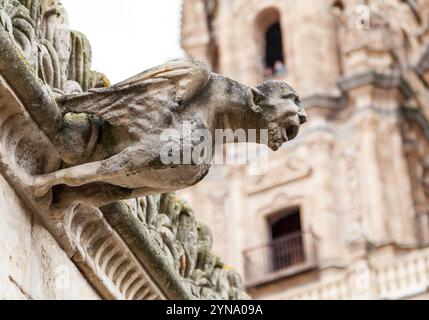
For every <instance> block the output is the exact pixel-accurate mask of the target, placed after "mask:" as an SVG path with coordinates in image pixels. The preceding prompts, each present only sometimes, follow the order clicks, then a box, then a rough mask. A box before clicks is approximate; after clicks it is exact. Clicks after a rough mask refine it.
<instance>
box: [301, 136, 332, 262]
mask: <svg viewBox="0 0 429 320" xmlns="http://www.w3.org/2000/svg"><path fill="white" fill-rule="evenodd" d="M334 143H335V141H334V138H333V137H332V136H331V135H330V134H326V133H322V132H317V133H316V134H315V135H314V136H313V137H311V140H310V141H309V142H308V145H309V148H310V150H311V151H310V154H311V155H312V159H311V163H312V167H313V177H312V181H311V182H310V184H311V188H312V190H314V191H313V199H311V203H312V206H311V211H312V212H311V215H310V216H311V219H312V224H311V231H312V232H313V235H314V237H315V244H316V250H317V252H316V254H317V258H318V262H319V266H320V267H322V268H327V267H330V266H332V265H333V264H335V261H334V260H335V259H336V258H337V257H338V228H339V226H338V221H337V216H336V206H335V196H334V194H335V193H334V184H333V180H334V179H333V174H334V171H333V170H332V166H333V164H334V160H333V157H332V153H333V148H334Z"/></svg>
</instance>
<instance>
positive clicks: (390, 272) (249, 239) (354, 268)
mask: <svg viewBox="0 0 429 320" xmlns="http://www.w3.org/2000/svg"><path fill="white" fill-rule="evenodd" d="M428 20H429V1H428V0H418V1H415V0H414V1H413V0H402V1H401V0H384V1H383V0H371V1H364V0H360V1H359V0H345V1H320V0H300V1H295V0H217V1H215V0H212V1H208V0H184V2H183V12H182V47H183V48H184V49H185V51H186V52H187V54H188V55H189V56H191V57H193V58H197V59H201V60H204V61H206V62H207V63H208V64H210V65H211V66H212V68H213V69H214V71H216V72H218V73H220V74H223V75H226V76H230V77H232V78H234V79H237V80H239V81H241V82H244V83H247V84H249V85H256V84H258V83H260V82H261V81H263V80H264V79H281V80H284V81H286V82H288V83H289V84H291V85H292V86H293V87H294V88H295V89H296V90H297V91H298V93H299V95H300V97H301V100H302V103H303V105H304V107H305V109H306V111H307V113H308V116H309V122H308V124H306V125H305V126H304V127H303V128H302V130H301V132H300V134H299V136H298V138H297V139H296V140H294V141H293V142H289V143H287V144H286V146H285V147H284V148H283V149H281V150H280V151H278V152H276V153H270V155H269V159H270V161H269V170H268V172H267V173H266V174H264V175H250V174H249V172H248V167H247V166H244V165H241V166H223V167H216V168H215V170H216V174H213V175H212V176H211V177H208V178H207V179H206V180H205V181H203V182H202V183H201V184H199V185H197V186H196V187H194V188H192V189H189V190H184V191H183V192H182V194H184V195H185V196H186V197H187V198H188V199H189V202H190V203H191V205H192V206H193V207H194V208H195V209H196V210H195V211H196V212H198V213H199V218H200V219H202V220H203V221H205V222H206V223H208V224H209V225H210V226H211V228H212V230H213V232H214V238H215V249H216V251H217V253H218V254H220V255H221V256H222V257H223V258H224V259H225V260H226V261H227V262H228V263H229V264H230V265H232V266H234V267H236V268H237V269H238V270H239V271H240V273H242V275H243V276H244V278H245V282H246V286H247V289H248V292H249V293H250V294H251V295H252V296H253V297H255V298H267V299H303V298H312V299H348V298H375V299H417V298H429V213H428V209H429V206H428V202H429V126H428V122H427V121H428V119H429V91H428V87H429V29H428V27H429V21H428Z"/></svg>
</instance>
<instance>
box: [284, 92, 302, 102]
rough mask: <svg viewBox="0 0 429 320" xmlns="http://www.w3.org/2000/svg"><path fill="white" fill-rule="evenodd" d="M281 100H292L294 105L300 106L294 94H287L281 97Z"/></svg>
mask: <svg viewBox="0 0 429 320" xmlns="http://www.w3.org/2000/svg"><path fill="white" fill-rule="evenodd" d="M282 99H285V100H288V99H290V100H293V102H294V103H296V104H300V103H301V101H300V100H299V97H298V96H297V95H296V94H294V93H289V94H286V95H283V96H282Z"/></svg>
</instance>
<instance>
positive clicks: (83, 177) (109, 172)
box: [32, 149, 138, 197]
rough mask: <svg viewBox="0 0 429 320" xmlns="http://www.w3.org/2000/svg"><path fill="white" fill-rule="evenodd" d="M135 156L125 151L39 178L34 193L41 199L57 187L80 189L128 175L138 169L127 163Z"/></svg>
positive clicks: (36, 180) (129, 151) (34, 184)
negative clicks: (64, 186)
mask: <svg viewBox="0 0 429 320" xmlns="http://www.w3.org/2000/svg"><path fill="white" fill-rule="evenodd" d="M133 154H134V155H135V152H133V150H131V149H125V150H124V151H122V152H121V153H119V154H117V155H114V156H112V157H110V158H108V159H105V160H102V161H97V162H91V163H85V164H82V165H78V166H74V167H70V168H66V169H62V170H59V171H56V172H52V173H48V174H44V175H40V176H37V177H35V180H34V183H33V186H32V189H33V192H34V193H35V195H36V196H38V197H41V196H43V195H45V194H46V193H47V192H48V191H49V190H50V189H51V188H52V187H53V186H56V185H60V184H65V185H67V186H70V187H79V186H82V185H85V184H90V183H94V182H105V181H106V180H107V179H109V180H110V179H112V178H114V177H115V176H123V175H126V174H127V173H128V172H130V171H133V170H136V169H137V168H136V167H135V166H136V164H133V163H132V162H131V161H126V159H130V157H131V156H132V155H133ZM137 166H138V165H137Z"/></svg>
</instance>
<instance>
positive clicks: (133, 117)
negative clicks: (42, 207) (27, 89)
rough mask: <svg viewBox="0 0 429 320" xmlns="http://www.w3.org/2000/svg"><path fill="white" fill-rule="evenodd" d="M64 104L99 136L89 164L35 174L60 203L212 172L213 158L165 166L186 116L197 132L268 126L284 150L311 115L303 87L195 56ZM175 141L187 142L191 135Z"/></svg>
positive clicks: (166, 186) (165, 187)
mask: <svg viewBox="0 0 429 320" xmlns="http://www.w3.org/2000/svg"><path fill="white" fill-rule="evenodd" d="M57 102H58V104H59V105H60V107H62V110H63V114H64V118H66V119H67V121H72V120H73V117H76V118H77V119H78V120H76V121H77V122H79V118H80V117H81V116H82V114H84V115H87V116H88V117H91V123H92V124H93V127H95V129H94V130H96V132H97V134H94V133H92V134H90V136H91V137H92V138H91V137H90V138H89V139H88V141H89V142H88V145H87V146H85V148H87V149H88V148H89V149H91V151H90V152H87V153H88V154H90V156H87V157H86V159H85V160H84V161H82V163H80V164H77V165H69V166H68V167H67V166H66V167H65V168H63V169H60V170H58V171H55V172H53V173H48V174H43V175H38V176H35V177H34V178H32V190H33V192H34V193H35V195H37V196H38V197H42V196H44V195H45V194H47V193H48V192H49V191H50V190H51V189H52V188H55V190H56V192H55V194H56V198H57V199H56V201H61V202H64V201H65V202H67V203H72V202H73V201H78V200H79V201H86V202H87V203H88V204H91V205H94V206H97V207H100V206H103V205H106V204H108V203H112V202H114V201H117V200H120V199H127V198H135V197H139V196H143V195H148V194H157V193H165V192H170V191H174V190H179V189H183V188H186V187H189V186H192V185H194V184H196V183H197V182H199V181H200V180H201V179H202V178H203V177H204V176H205V175H206V174H207V173H208V170H209V167H210V164H207V163H200V164H198V163H192V164H183V165H177V164H163V163H162V162H161V161H160V154H161V149H162V147H163V143H162V142H161V141H160V135H161V134H162V132H163V131H164V130H167V129H178V130H180V128H181V126H182V124H183V123H184V122H187V123H190V124H191V129H192V130H191V132H194V129H206V130H209V131H210V132H211V133H212V134H213V136H214V131H215V129H226V128H230V129H232V130H236V129H238V128H242V129H245V130H246V129H257V130H258V129H268V130H269V134H268V136H269V137H268V143H267V144H268V146H269V147H270V148H271V149H272V150H277V149H278V148H280V147H281V146H282V144H283V143H285V142H286V141H288V140H291V139H294V138H295V137H296V135H297V133H298V130H299V127H300V125H301V124H302V123H304V122H305V121H306V114H305V112H304V110H303V109H302V108H301V106H300V103H299V98H298V96H297V94H296V92H295V91H294V90H293V89H292V88H291V87H290V86H289V85H287V84H286V83H284V82H281V81H266V82H263V83H262V84H261V85H259V86H257V87H256V88H250V87H248V86H245V85H243V84H241V83H238V82H236V81H234V80H231V79H229V78H226V77H222V76H220V75H218V74H215V73H212V72H210V70H209V69H208V68H207V67H206V66H205V64H203V63H201V62H197V61H193V60H175V61H172V62H169V63H166V64H164V65H161V66H159V67H156V68H153V69H150V70H148V71H145V72H143V73H141V74H139V75H137V76H135V77H132V78H130V79H128V80H126V81H124V82H121V83H119V84H117V85H114V86H111V87H109V88H105V89H94V90H91V91H90V92H87V93H82V94H76V95H68V96H64V97H61V98H59V99H58V101H57ZM66 129H67V128H65V129H64V132H61V133H60V134H64V141H65V143H69V144H71V145H72V147H73V141H75V140H76V139H73V136H74V132H73V130H74V129H73V130H72V129H70V128H68V130H66ZM192 138H193V137H191V139H190V140H189V141H191V143H192V141H194V139H192ZM197 139H199V137H198V138H197ZM173 142H174V143H176V144H177V146H181V145H182V144H183V138H177V141H173ZM74 147H75V148H76V149H79V148H80V149H81V148H82V146H78V145H76V146H74ZM182 147H183V148H186V147H191V148H192V147H193V146H186V145H185V146H182ZM213 150H214V148H213Z"/></svg>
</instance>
